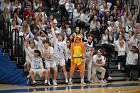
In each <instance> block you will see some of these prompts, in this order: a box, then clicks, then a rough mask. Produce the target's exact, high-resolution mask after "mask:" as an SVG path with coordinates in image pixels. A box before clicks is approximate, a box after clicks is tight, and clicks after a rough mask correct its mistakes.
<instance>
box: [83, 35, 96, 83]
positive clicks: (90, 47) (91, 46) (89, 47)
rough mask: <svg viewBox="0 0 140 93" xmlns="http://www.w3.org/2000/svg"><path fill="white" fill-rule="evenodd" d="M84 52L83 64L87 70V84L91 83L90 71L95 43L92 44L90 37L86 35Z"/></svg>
mask: <svg viewBox="0 0 140 93" xmlns="http://www.w3.org/2000/svg"><path fill="white" fill-rule="evenodd" d="M85 44H86V52H85V63H86V64H87V69H88V77H87V78H88V83H90V82H91V70H92V56H93V53H94V47H95V42H93V37H92V35H91V34H90V35H88V38H87V42H86V43H85Z"/></svg>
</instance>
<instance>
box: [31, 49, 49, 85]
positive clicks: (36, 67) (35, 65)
mask: <svg viewBox="0 0 140 93" xmlns="http://www.w3.org/2000/svg"><path fill="white" fill-rule="evenodd" d="M40 56H41V52H40V51H39V50H35V51H34V57H33V59H32V61H31V69H30V72H29V75H30V77H31V80H32V81H33V86H35V85H36V81H35V75H36V74H38V75H39V76H40V77H43V76H45V84H46V83H47V82H46V80H47V77H48V71H47V70H45V69H44V68H43V62H42V58H41V57H40Z"/></svg>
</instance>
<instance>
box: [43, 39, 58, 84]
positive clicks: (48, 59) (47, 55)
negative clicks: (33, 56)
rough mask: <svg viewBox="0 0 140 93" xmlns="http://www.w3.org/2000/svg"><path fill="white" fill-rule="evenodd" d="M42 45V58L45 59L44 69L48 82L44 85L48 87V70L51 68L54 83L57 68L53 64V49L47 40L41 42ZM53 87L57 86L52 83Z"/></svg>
mask: <svg viewBox="0 0 140 93" xmlns="http://www.w3.org/2000/svg"><path fill="white" fill-rule="evenodd" d="M42 43H43V45H44V50H43V51H42V57H43V58H44V59H45V66H46V69H47V70H48V79H47V80H48V81H46V82H47V83H46V85H48V86H50V85H51V84H50V81H49V79H50V68H53V71H54V76H53V81H56V77H57V67H56V63H55V62H54V49H53V47H51V46H50V45H49V44H50V42H49V41H48V40H44V41H43V42H42ZM53 84H54V85H57V83H56V82H53Z"/></svg>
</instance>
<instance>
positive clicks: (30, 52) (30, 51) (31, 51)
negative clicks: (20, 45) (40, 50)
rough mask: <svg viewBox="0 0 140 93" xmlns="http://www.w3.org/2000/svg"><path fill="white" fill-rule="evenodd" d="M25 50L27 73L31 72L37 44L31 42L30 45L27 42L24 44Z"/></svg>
mask: <svg viewBox="0 0 140 93" xmlns="http://www.w3.org/2000/svg"><path fill="white" fill-rule="evenodd" d="M24 49H25V53H26V62H25V66H26V68H27V71H30V64H31V61H32V58H33V56H34V50H35V49H36V48H35V42H31V41H30V44H28V42H27V41H25V42H24Z"/></svg>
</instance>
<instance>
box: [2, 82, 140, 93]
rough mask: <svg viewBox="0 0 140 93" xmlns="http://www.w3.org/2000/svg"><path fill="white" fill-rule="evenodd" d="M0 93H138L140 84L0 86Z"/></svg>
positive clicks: (139, 92)
mask: <svg viewBox="0 0 140 93" xmlns="http://www.w3.org/2000/svg"><path fill="white" fill-rule="evenodd" d="M0 93H140V82H138V81H121V82H120V81H119V82H112V83H106V84H100V83H98V84H85V85H80V84H73V85H58V86H42V85H38V86H36V87H32V86H18V85H7V84H0Z"/></svg>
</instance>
